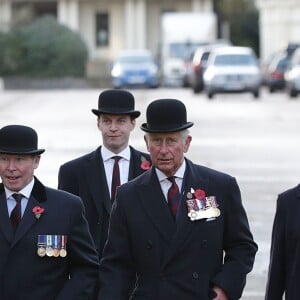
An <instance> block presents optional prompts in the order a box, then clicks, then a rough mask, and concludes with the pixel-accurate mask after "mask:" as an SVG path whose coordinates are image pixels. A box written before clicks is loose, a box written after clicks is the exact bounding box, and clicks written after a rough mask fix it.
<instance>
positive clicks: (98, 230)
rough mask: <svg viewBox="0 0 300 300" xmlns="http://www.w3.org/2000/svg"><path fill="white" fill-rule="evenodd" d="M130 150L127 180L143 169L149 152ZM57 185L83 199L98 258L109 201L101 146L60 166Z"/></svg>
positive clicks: (100, 252) (105, 233) (108, 211)
mask: <svg viewBox="0 0 300 300" xmlns="http://www.w3.org/2000/svg"><path fill="white" fill-rule="evenodd" d="M130 151H131V158H130V165H129V180H131V179H133V178H135V177H137V176H138V175H140V174H142V173H143V172H145V170H143V169H142V168H141V163H142V157H144V158H146V159H147V160H149V161H150V157H149V154H146V153H143V152H140V151H137V150H135V149H134V148H132V147H130ZM58 188H59V189H62V190H66V191H68V192H70V193H73V194H75V195H78V196H80V198H81V199H82V200H83V202H84V205H85V212H86V218H87V220H88V223H89V227H90V232H91V234H92V237H93V239H94V241H95V245H96V247H97V251H98V253H99V257H101V254H102V250H103V247H104V244H105V242H106V239H107V231H108V223H109V215H110V211H111V205H112V202H111V199H110V195H109V189H108V185H107V181H106V175H105V169H104V164H103V160H102V156H101V152H100V147H99V148H97V149H96V150H95V151H93V152H91V153H89V154H86V155H84V156H81V157H79V158H77V159H75V160H72V161H69V162H67V163H65V164H64V165H62V166H61V167H60V169H59V175H58Z"/></svg>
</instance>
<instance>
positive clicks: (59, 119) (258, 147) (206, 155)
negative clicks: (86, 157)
mask: <svg viewBox="0 0 300 300" xmlns="http://www.w3.org/2000/svg"><path fill="white" fill-rule="evenodd" d="M99 92H100V90H97V89H89V90H51V91H30V90H26V91H25V90H23V91H20V90H19V91H6V92H5V91H2V92H1V91H0V127H2V126H4V125H7V124H12V123H16V124H26V125H29V126H32V127H34V128H35V129H36V130H37V131H38V133H39V137H40V140H39V147H41V148H45V149H46V152H45V154H43V157H42V160H41V163H40V167H39V169H38V170H37V175H38V177H39V178H40V179H41V180H42V181H43V182H45V183H47V184H48V185H50V186H53V187H56V185H57V171H58V167H59V165H60V164H61V163H63V162H65V161H67V160H70V159H72V158H74V157H77V156H78V155H81V154H83V153H87V152H88V151H91V150H93V149H94V148H95V147H97V145H98V144H99V143H100V142H101V139H100V136H99V134H98V131H97V129H96V119H95V116H94V115H93V114H92V113H91V109H92V108H96V107H97V98H98V94H99ZM132 92H133V93H134V95H135V97H136V108H137V109H139V110H141V111H142V113H143V114H144V112H145V107H146V105H147V104H148V103H149V102H150V101H152V100H154V99H157V98H168V97H172V98H173V97H176V98H179V99H182V100H183V101H184V102H185V104H186V106H187V110H188V119H189V120H190V121H193V122H195V126H194V127H192V129H191V133H192V134H193V141H192V146H191V149H190V151H189V153H188V154H187V156H188V157H189V158H191V159H192V160H194V161H195V162H198V163H200V164H203V165H207V166H209V167H212V168H215V169H218V170H221V171H224V172H227V173H230V174H231V175H234V176H235V177H236V178H237V180H238V182H239V184H240V188H241V193H242V197H243V201H244V205H245V207H246V210H247V212H248V216H249V221H250V226H251V228H252V231H253V234H254V237H255V240H256V242H257V243H258V244H259V252H258V254H257V258H256V262H255V266H254V270H253V272H252V273H251V274H250V275H249V277H248V281H247V286H246V289H245V292H244V296H243V299H244V300H263V295H264V289H265V282H266V275H267V266H268V260H269V247H270V235H271V227H272V221H273V215H274V210H275V201H276V197H277V194H278V193H279V192H281V191H283V190H285V189H287V188H289V187H292V186H294V185H296V184H298V182H300V155H299V153H300V138H299V128H300V116H299V115H300V113H299V112H300V98H299V99H298V100H290V99H289V98H288V97H287V96H285V94H282V93H279V94H272V95H271V94H268V93H267V92H264V93H263V95H262V98H261V99H260V100H254V99H253V98H252V96H251V95H247V94H245V95H223V96H221V95H217V96H216V97H215V99H214V100H212V101H209V100H207V98H206V97H205V96H203V95H193V93H192V92H191V91H190V90H188V89H157V90H132ZM144 121H145V119H144V116H143V115H142V116H141V117H140V118H139V119H138V124H137V127H139V125H140V123H142V122H144ZM142 136H143V134H142V132H141V130H140V129H139V128H137V129H136V130H135V132H134V134H133V139H132V144H133V145H134V146H136V147H139V148H141V149H143V150H146V149H145V146H144V142H143V138H142Z"/></svg>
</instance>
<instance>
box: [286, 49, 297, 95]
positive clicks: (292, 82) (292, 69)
mask: <svg viewBox="0 0 300 300" xmlns="http://www.w3.org/2000/svg"><path fill="white" fill-rule="evenodd" d="M284 76H285V77H284V78H285V81H286V88H287V92H288V94H289V96H290V97H297V95H298V94H299V93H300V48H298V49H297V50H296V51H295V52H294V54H293V55H292V57H291V61H290V65H289V67H288V69H287V71H286V73H285V75H284Z"/></svg>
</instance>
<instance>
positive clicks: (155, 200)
mask: <svg viewBox="0 0 300 300" xmlns="http://www.w3.org/2000/svg"><path fill="white" fill-rule="evenodd" d="M147 175H148V176H146V177H145V178H146V179H145V181H144V184H142V185H140V186H139V190H138V193H139V195H138V196H139V199H141V204H142V206H143V208H144V210H145V212H146V214H147V215H149V217H150V219H151V221H152V222H153V224H154V226H155V227H156V229H157V230H158V231H159V232H160V233H161V234H162V236H163V237H164V239H165V240H166V241H167V242H170V240H171V239H172V236H173V234H174V231H175V228H176V226H175V222H174V220H173V219H172V216H171V214H170V212H169V208H168V205H167V202H166V200H165V197H164V195H163V192H162V190H161V187H160V183H159V181H158V179H157V176H156V174H155V169H154V168H152V169H151V170H150V171H149V172H148V174H147Z"/></svg>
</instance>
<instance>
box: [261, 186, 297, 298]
mask: <svg viewBox="0 0 300 300" xmlns="http://www.w3.org/2000/svg"><path fill="white" fill-rule="evenodd" d="M299 220H300V185H298V186H297V187H294V188H292V189H290V190H288V191H285V192H284V193H282V194H280V195H279V196H278V199H277V208H276V214H275V218H274V224H273V232H272V243H271V258H270V266H269V276H268V282H267V290H266V298H265V299H266V300H282V299H283V294H284V293H285V299H286V300H299V299H300V284H299V279H300V248H299V246H300V221H299Z"/></svg>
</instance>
